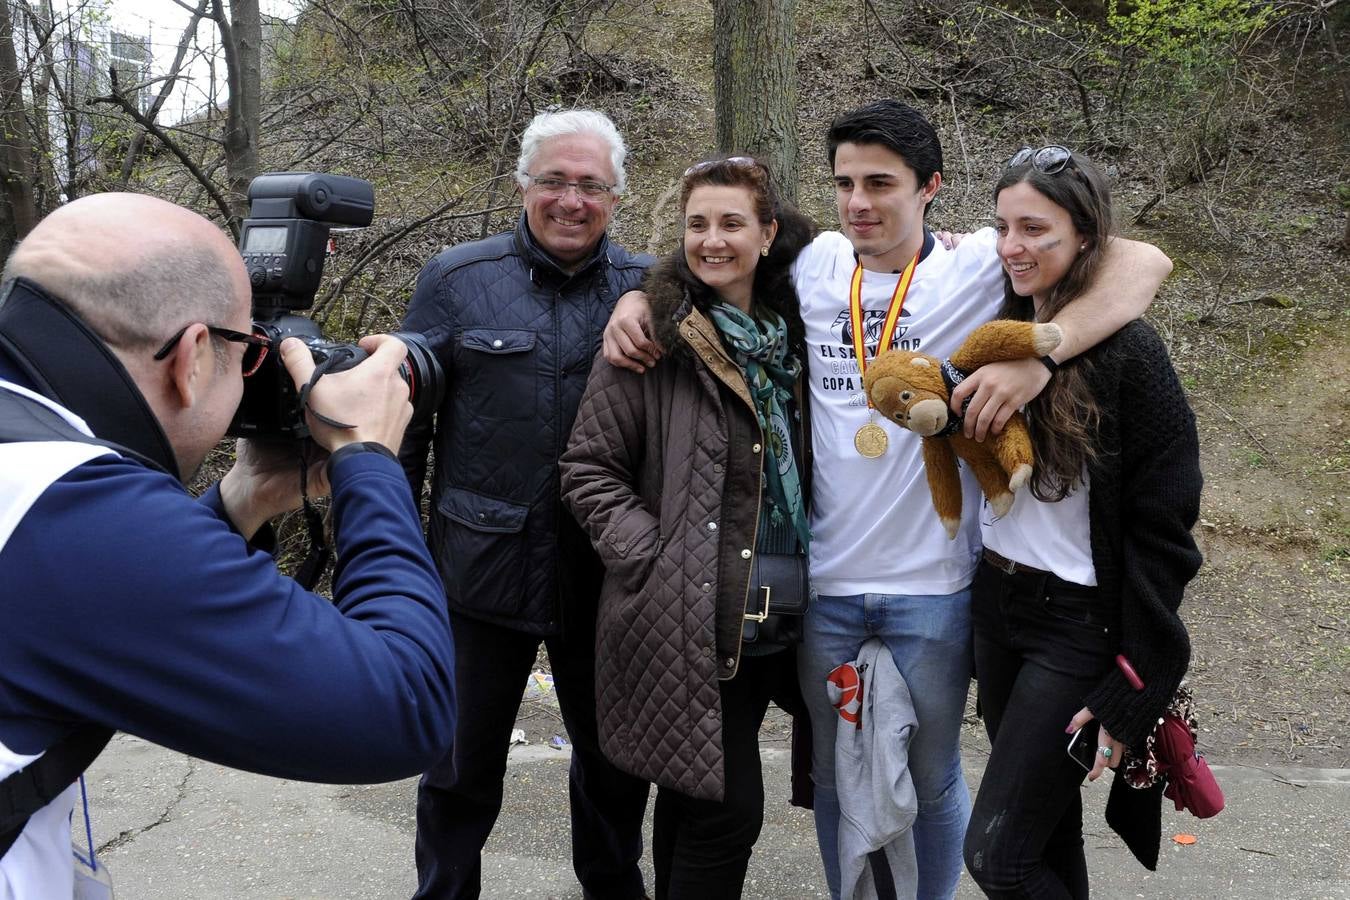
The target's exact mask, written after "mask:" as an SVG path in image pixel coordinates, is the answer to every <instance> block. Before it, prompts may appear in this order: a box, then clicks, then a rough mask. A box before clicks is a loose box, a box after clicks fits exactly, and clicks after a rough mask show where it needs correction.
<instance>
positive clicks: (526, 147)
mask: <svg viewBox="0 0 1350 900" xmlns="http://www.w3.org/2000/svg"><path fill="white" fill-rule="evenodd" d="M573 134H593V135H595V136H596V137H598V138H600V139H601V140H602V141H604V142H605V143H606V144H607V145H609V163H610V166H611V167H612V168H613V169H614V178H615V185H614V188H615V190H616V191H617V192H618V193H620V194H622V193H623V191H624V188H625V187H626V186H627V184H628V176H627V175H626V174H625V173H624V170H623V161H624V159H625V158H626V157H627V156H628V148H627V147H626V146H624V143H623V137H622V136H621V135H620V134H619V129H618V128H616V127H614V122H613V121H611V120H610V118H609V116H607V115H605V114H604V113H602V112H598V111H597V110H594V109H568V110H563V111H562V112H542V113H540V114H539V115H537V116H535V117H534V119H533V120H532V121H531V122H530V124H529V125H528V126H527V127H526V128H525V133H524V134H522V135H521V136H520V158H519V159H517V160H516V183H517V184H519V185H520V189H521V190H524V189H525V188H527V187H529V186H530V178H529V175H528V174H527V173H528V172H529V169H530V166H531V165H532V164H533V163H534V157H535V154H537V153H538V152H539V147H540V145H541V144H543V142H544V141H547V140H549V139H550V138H555V137H565V136H567V135H573Z"/></svg>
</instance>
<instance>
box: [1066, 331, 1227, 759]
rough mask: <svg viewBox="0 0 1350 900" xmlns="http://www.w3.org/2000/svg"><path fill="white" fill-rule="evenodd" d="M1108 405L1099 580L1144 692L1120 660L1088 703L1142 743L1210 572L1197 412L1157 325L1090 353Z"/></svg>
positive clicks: (1176, 679) (1097, 512)
mask: <svg viewBox="0 0 1350 900" xmlns="http://www.w3.org/2000/svg"><path fill="white" fill-rule="evenodd" d="M1086 357H1087V358H1088V359H1090V360H1092V363H1093V367H1092V370H1091V372H1090V374H1089V376H1088V377H1089V382H1090V384H1091V387H1092V391H1093V394H1094V396H1095V397H1096V399H1097V403H1098V405H1099V407H1100V409H1101V413H1102V419H1101V424H1100V428H1099V431H1098V442H1097V447H1098V450H1099V456H1098V458H1097V459H1096V461H1095V462H1094V463H1093V464H1092V465H1090V466H1089V467H1088V473H1089V492H1088V504H1089V518H1090V522H1091V529H1090V530H1091V543H1092V562H1093V566H1094V567H1095V568H1096V572H1097V584H1098V585H1099V586H1100V590H1101V591H1103V593H1104V594H1105V595H1106V596H1108V597H1112V596H1114V597H1117V598H1118V599H1119V603H1120V620H1121V628H1120V652H1121V653H1123V654H1124V655H1125V656H1126V657H1127V658H1128V659H1129V660H1130V662H1131V663H1133V665H1134V668H1135V671H1136V672H1138V673H1139V677H1140V678H1141V679H1143V682H1144V689H1143V690H1142V691H1135V690H1134V689H1133V688H1131V687H1130V685H1129V683H1128V682H1127V681H1126V680H1125V677H1124V676H1123V675H1122V674H1121V672H1120V671H1119V669H1118V668H1117V667H1115V666H1112V667H1111V668H1110V670H1109V671H1108V672H1107V674H1106V675H1105V676H1104V677H1103V678H1102V680H1101V682H1100V683H1099V684H1098V685H1097V686H1096V687H1095V688H1094V689H1093V690H1092V691H1091V692H1090V693H1089V694H1088V696H1087V698H1086V700H1085V705H1086V706H1087V707H1088V708H1089V709H1091V710H1092V712H1093V715H1095V716H1096V717H1097V719H1098V721H1100V722H1101V723H1102V724H1103V725H1104V726H1106V730H1107V731H1109V732H1110V733H1111V735H1112V736H1113V737H1115V738H1116V739H1117V740H1119V741H1121V742H1122V743H1123V744H1125V745H1127V746H1129V747H1133V748H1136V749H1140V748H1142V747H1143V746H1144V739H1145V738H1147V737H1148V735H1149V733H1150V732H1151V731H1152V730H1153V726H1154V725H1155V723H1156V722H1157V718H1158V716H1160V715H1161V714H1162V712H1163V709H1164V708H1165V707H1166V706H1167V702H1168V701H1169V700H1170V699H1171V697H1172V694H1173V693H1174V692H1175V691H1176V688H1177V685H1178V684H1180V683H1181V679H1182V676H1184V675H1185V674H1186V667H1187V665H1188V664H1189V662H1190V655H1191V645H1190V640H1189V639H1188V637H1187V635H1186V627H1185V625H1183V624H1182V621H1181V618H1180V617H1179V616H1178V615H1177V608H1178V607H1179V606H1180V605H1181V598H1182V593H1183V591H1184V590H1185V587H1186V583H1187V582H1189V581H1190V580H1191V578H1192V577H1194V575H1195V573H1196V571H1197V570H1198V569H1199V567H1200V562H1201V556H1200V552H1199V550H1198V549H1197V548H1196V545H1195V541H1194V540H1193V539H1192V538H1191V528H1192V527H1193V526H1194V525H1195V522H1196V519H1197V518H1198V516H1199V511H1200V487H1201V476H1200V450H1199V441H1198V439H1197V437H1196V430H1195V416H1194V414H1193V413H1192V412H1191V409H1190V406H1189V405H1188V404H1187V402H1186V394H1185V391H1183V389H1182V387H1181V383H1180V381H1179V380H1178V379H1177V375H1176V372H1175V371H1174V370H1173V368H1172V364H1171V361H1170V360H1169V359H1168V356H1167V349H1166V347H1164V346H1163V342H1162V339H1161V338H1159V337H1158V334H1157V332H1155V331H1154V330H1153V329H1152V328H1151V327H1150V326H1149V325H1147V324H1145V323H1143V322H1141V321H1136V322H1132V323H1130V324H1129V325H1127V326H1125V327H1124V328H1122V329H1121V330H1120V331H1119V332H1117V333H1116V334H1115V335H1114V336H1113V337H1111V338H1109V339H1108V340H1106V341H1103V342H1102V343H1101V344H1100V345H1099V346H1098V347H1096V348H1094V349H1093V350H1091V351H1089V352H1088V353H1087V354H1086Z"/></svg>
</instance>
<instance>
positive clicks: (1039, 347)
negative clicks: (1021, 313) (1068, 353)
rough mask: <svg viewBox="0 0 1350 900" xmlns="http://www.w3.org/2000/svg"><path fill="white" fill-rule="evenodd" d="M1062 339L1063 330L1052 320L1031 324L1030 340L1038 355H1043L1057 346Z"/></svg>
mask: <svg viewBox="0 0 1350 900" xmlns="http://www.w3.org/2000/svg"><path fill="white" fill-rule="evenodd" d="M1062 340H1064V330H1063V329H1062V328H1060V327H1059V326H1058V325H1056V324H1055V323H1054V322H1044V323H1041V324H1039V325H1033V326H1031V342H1032V346H1033V347H1035V349H1036V353H1037V355H1039V356H1044V355H1045V354H1047V353H1049V352H1050V351H1051V350H1053V349H1055V348H1056V347H1058V346H1059V343H1060V341H1062Z"/></svg>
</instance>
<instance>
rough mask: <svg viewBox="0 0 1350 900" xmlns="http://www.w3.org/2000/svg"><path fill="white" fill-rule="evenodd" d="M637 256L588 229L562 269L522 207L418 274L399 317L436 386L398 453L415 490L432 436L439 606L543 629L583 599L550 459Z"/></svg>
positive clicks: (586, 594)
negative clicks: (584, 249) (439, 371)
mask: <svg viewBox="0 0 1350 900" xmlns="http://www.w3.org/2000/svg"><path fill="white" fill-rule="evenodd" d="M650 263H651V258H650V257H648V256H635V255H633V254H631V253H629V252H628V251H627V250H625V249H623V248H622V247H620V246H618V245H617V244H611V243H609V241H608V239H607V238H602V239H601V241H600V245H599V246H598V247H597V248H596V252H595V254H594V256H592V258H591V259H590V260H589V261H588V262H587V263H585V264H584V265H583V266H581V267H580V268H579V269H578V270H577V271H576V272H575V273H573V274H570V275H569V274H568V273H566V272H564V271H562V270H561V269H560V268H559V267H558V265H557V264H556V263H555V262H554V261H553V260H552V258H551V257H550V256H549V255H548V254H547V253H545V252H544V251H543V250H542V249H541V248H540V247H539V246H538V245H537V244H536V243H535V241H534V239H533V237H532V236H531V235H530V232H529V229H528V228H527V227H526V226H525V217H524V216H523V215H522V216H521V219H520V222H519V224H518V225H517V226H516V229H515V231H513V232H505V233H502V234H498V235H495V236H493V237H490V238H486V239H484V240H481V241H473V242H471V243H467V244H460V245H458V246H455V247H450V248H447V249H446V250H444V251H442V252H441V253H440V254H439V255H437V256H436V257H435V258H433V259H432V260H431V261H430V262H429V263H427V265H426V267H425V268H423V269H422V273H421V274H420V275H419V276H418V279H417V288H416V291H415V292H414V294H413V298H412V302H411V303H410V304H409V306H408V313H407V316H406V317H405V318H404V321H403V329H404V330H405V331H416V332H420V333H422V334H423V335H425V336H426V338H427V340H428V341H429V342H430V344H431V346H432V348H433V350H434V352H435V353H436V355H437V357H438V358H439V360H440V363H441V365H442V366H443V367H444V369H445V372H446V378H447V381H448V385H447V390H446V395H445V400H444V402H443V403H442V405H441V408H440V410H439V411H438V412H437V414H436V421H435V423H434V427H433V422H431V421H419V422H414V423H413V424H412V426H410V427H409V429H408V434H407V437H406V438H405V440H404V444H403V449H402V451H401V452H400V454H399V456H400V458H401V460H402V461H403V467H404V470H405V472H406V473H407V477H408V481H409V483H410V484H411V485H412V488H413V493H414V495H415V496H418V497H420V496H421V490H422V482H423V480H424V478H425V475H426V459H427V448H428V446H429V445H431V444H432V443H433V438H434V449H435V472H434V475H433V479H432V486H431V511H430V517H429V518H430V527H429V535H428V540H429V542H430V544H431V547H432V552H433V554H434V555H435V557H436V562H437V565H438V567H439V568H440V572H441V577H442V578H443V579H444V582H445V593H446V598H447V600H448V602H449V605H450V608H451V609H452V610H455V611H456V612H459V613H463V614H466V615H470V616H473V617H475V618H480V619H483V620H486V621H489V622H493V623H495V624H498V625H505V626H507V627H511V628H516V629H518V630H521V631H525V632H527V633H531V634H540V635H545V634H556V633H559V632H560V631H562V629H563V625H564V620H565V619H567V618H568V616H569V612H568V610H569V606H570V604H575V603H581V604H586V605H587V606H593V605H594V604H595V603H596V602H597V598H598V596H599V593H600V582H601V578H602V576H603V569H602V567H601V565H600V561H599V559H598V557H597V556H596V555H595V552H594V551H593V550H592V549H591V545H590V541H589V540H587V539H586V537H585V535H584V534H583V533H582V532H581V529H580V528H579V527H578V526H577V524H576V521H575V520H574V519H573V518H572V516H571V514H569V513H568V512H567V510H566V509H564V508H563V507H562V504H561V502H560V492H559V481H558V458H559V457H560V456H561V455H562V452H563V449H564V448H565V447H566V444H567V437H568V434H569V433H570V432H571V430H572V420H573V419H575V418H576V413H577V407H578V406H579V405H580V403H581V394H582V391H583V390H584V388H585V387H586V379H587V376H588V375H589V374H590V369H591V362H592V360H593V359H594V358H595V355H596V352H597V351H598V350H599V349H600V339H601V334H602V332H603V331H604V327H605V323H606V322H608V321H609V315H610V312H611V311H612V310H613V308H614V302H615V300H616V299H617V298H618V297H620V296H621V295H622V294H623V293H624V292H626V291H629V290H632V289H634V288H636V287H637V286H638V284H639V283H640V281H641V280H642V274H643V271H644V270H645V269H646V267H647V265H649V264H650ZM593 617H594V611H593V609H592V610H591V611H590V612H589V614H588V616H587V618H593Z"/></svg>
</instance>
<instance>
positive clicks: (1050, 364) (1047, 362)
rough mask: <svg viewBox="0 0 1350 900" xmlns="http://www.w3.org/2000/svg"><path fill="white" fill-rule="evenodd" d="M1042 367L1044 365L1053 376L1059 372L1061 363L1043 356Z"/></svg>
mask: <svg viewBox="0 0 1350 900" xmlns="http://www.w3.org/2000/svg"><path fill="white" fill-rule="evenodd" d="M1041 365H1043V366H1045V367H1046V368H1047V369H1049V370H1050V374H1051V375H1053V374H1055V373H1056V372H1057V371H1059V363H1057V362H1055V361H1054V360H1053V359H1051V358H1050V357H1049V356H1042V357H1041Z"/></svg>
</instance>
